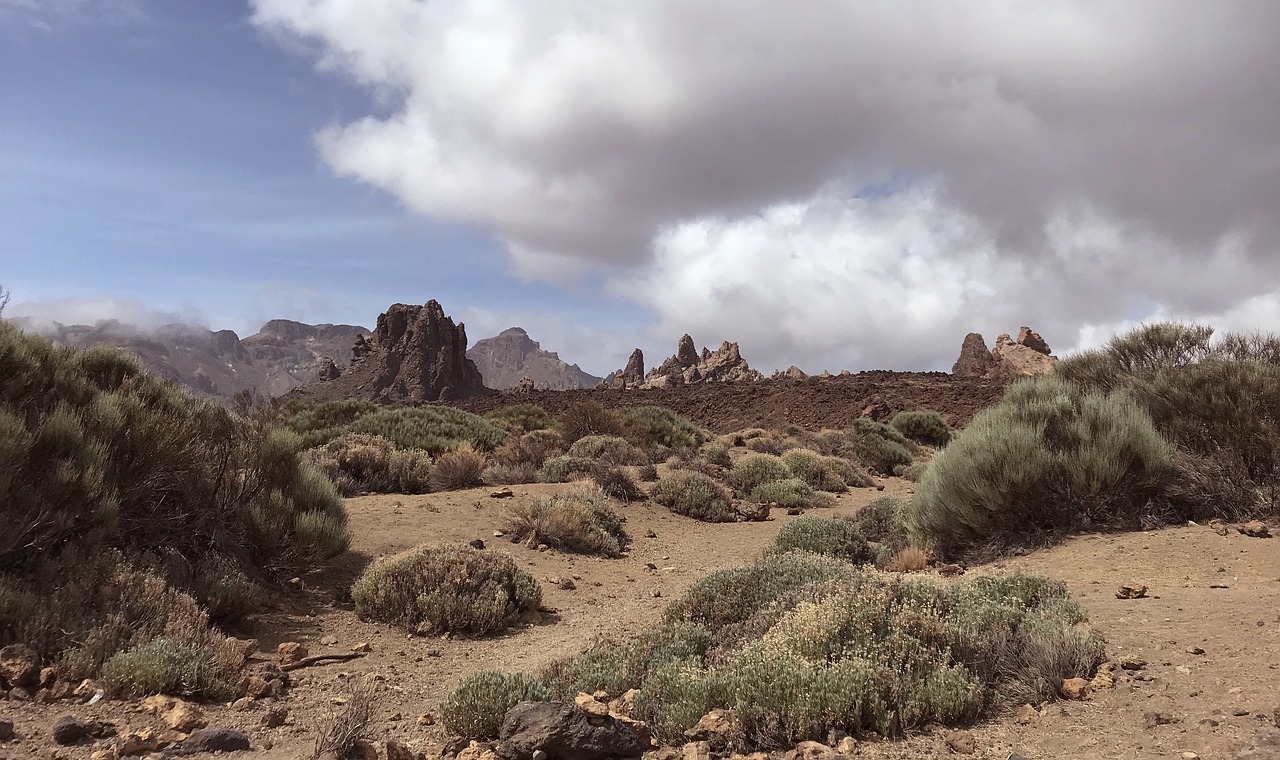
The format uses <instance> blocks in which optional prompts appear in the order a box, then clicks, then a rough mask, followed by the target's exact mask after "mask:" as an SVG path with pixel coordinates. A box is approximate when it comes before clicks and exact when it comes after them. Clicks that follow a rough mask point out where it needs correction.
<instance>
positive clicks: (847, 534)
mask: <svg viewBox="0 0 1280 760" xmlns="http://www.w3.org/2000/svg"><path fill="white" fill-rule="evenodd" d="M795 549H799V550H803V551H807V552H813V553H814V554H821V555H823V556H826V557H835V558H837V559H843V560H848V561H849V562H852V563H853V564H855V565H865V564H868V563H870V562H871V561H872V560H873V559H874V556H873V555H872V552H871V547H870V546H868V545H867V539H866V538H864V537H863V535H862V533H861V531H859V530H858V528H857V526H855V525H854V523H853V522H852V521H850V520H845V519H840V518H836V519H827V518H825V517H801V518H799V519H796V520H793V521H792V522H789V523H787V524H786V525H784V526H782V530H780V531H778V537H777V538H775V539H774V541H773V549H772V550H773V551H774V552H779V553H782V552H789V551H792V550H795Z"/></svg>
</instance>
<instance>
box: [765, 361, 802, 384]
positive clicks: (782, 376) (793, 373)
mask: <svg viewBox="0 0 1280 760" xmlns="http://www.w3.org/2000/svg"><path fill="white" fill-rule="evenodd" d="M808 377H809V376H808V375H806V374H805V372H804V370H802V369H800V368H799V367H797V366H796V365H794V364H792V365H791V366H790V367H787V368H786V369H780V370H778V371H777V372H774V373H773V375H771V376H770V378H769V379H770V380H804V379H806V378H808Z"/></svg>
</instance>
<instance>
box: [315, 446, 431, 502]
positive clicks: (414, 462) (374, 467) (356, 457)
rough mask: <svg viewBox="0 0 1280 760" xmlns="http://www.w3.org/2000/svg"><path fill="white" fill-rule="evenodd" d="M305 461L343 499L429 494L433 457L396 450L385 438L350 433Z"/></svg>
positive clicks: (318, 450) (321, 447)
mask: <svg viewBox="0 0 1280 760" xmlns="http://www.w3.org/2000/svg"><path fill="white" fill-rule="evenodd" d="M304 457H305V459H306V461H308V462H310V463H311V465H312V466H314V467H315V468H316V469H318V470H319V471H320V472H323V473H324V474H325V476H326V477H328V478H329V479H330V480H332V481H333V484H334V486H336V487H337V489H338V492H339V493H341V494H342V495H343V496H355V495H356V494H358V493H364V492H372V493H426V492H427V491H428V490H429V487H430V485H429V484H430V478H431V456H430V455H429V454H427V452H425V451H421V450H417V449H407V450H404V449H397V448H396V445H395V444H394V443H392V442H391V441H389V440H387V439H386V438H380V437H378V436H374V435H361V434H358V433H349V434H347V435H343V436H339V437H338V438H335V439H333V440H332V441H329V442H328V443H326V444H324V445H323V446H318V447H316V448H314V449H310V450H309V451H307V452H306V453H305V454H304Z"/></svg>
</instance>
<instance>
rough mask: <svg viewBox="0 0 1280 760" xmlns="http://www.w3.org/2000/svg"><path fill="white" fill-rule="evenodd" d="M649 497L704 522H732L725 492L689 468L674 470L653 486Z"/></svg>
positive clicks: (677, 512) (727, 494)
mask: <svg viewBox="0 0 1280 760" xmlns="http://www.w3.org/2000/svg"><path fill="white" fill-rule="evenodd" d="M653 500H654V501H656V502H658V503H659V504H661V505H662V506H664V507H666V508H667V509H669V510H671V511H672V512H675V513H676V514H680V515H686V516H688V517H692V518H694V519H695V520H702V521H704V522H733V521H735V520H737V519H738V517H737V513H735V512H734V511H733V505H732V503H731V502H730V499H729V493H728V492H727V491H725V489H724V488H722V487H721V486H720V484H719V483H717V482H715V481H714V480H712V479H711V478H709V477H707V476H706V475H703V474H702V473H700V472H694V471H692V470H675V471H673V472H671V473H668V474H667V476H666V477H664V478H662V479H660V480H659V481H658V482H657V483H655V484H654V486H653Z"/></svg>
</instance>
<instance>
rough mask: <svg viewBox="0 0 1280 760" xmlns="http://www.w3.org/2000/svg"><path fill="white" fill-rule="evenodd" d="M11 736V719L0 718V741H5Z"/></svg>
mask: <svg viewBox="0 0 1280 760" xmlns="http://www.w3.org/2000/svg"><path fill="white" fill-rule="evenodd" d="M12 738H13V721H11V720H0V742H7V741H9V740H10V739H12Z"/></svg>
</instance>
